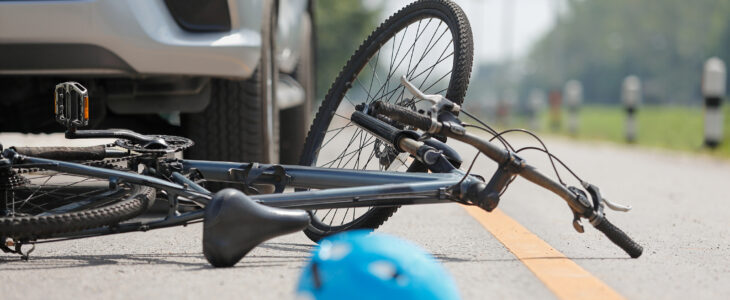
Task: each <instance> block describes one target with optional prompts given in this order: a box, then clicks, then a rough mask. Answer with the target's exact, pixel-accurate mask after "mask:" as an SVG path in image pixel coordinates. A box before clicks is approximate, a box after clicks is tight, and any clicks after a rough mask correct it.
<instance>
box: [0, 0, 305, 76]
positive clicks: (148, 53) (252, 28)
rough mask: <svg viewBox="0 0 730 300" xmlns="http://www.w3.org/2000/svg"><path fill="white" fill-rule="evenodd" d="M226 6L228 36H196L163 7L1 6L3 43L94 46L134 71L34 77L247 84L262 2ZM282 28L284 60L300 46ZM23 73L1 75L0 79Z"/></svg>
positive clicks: (135, 0) (106, 2)
mask: <svg viewBox="0 0 730 300" xmlns="http://www.w3.org/2000/svg"><path fill="white" fill-rule="evenodd" d="M283 1H284V2H287V3H288V2H292V3H295V4H296V3H297V2H302V3H304V2H306V0H283ZM228 3H229V10H230V11H231V25H232V30H231V31H230V32H209V33H197V32H196V33H194V32H187V31H185V30H183V29H181V28H180V27H179V26H178V24H177V23H176V22H175V20H174V19H173V17H172V16H171V15H170V12H169V10H168V9H167V7H166V6H165V3H164V1H162V0H81V1H0V44H16V45H17V44H79V45H84V44H87V45H94V46H98V47H102V48H104V49H106V50H108V51H110V52H112V53H114V54H116V55H117V56H118V57H119V58H121V59H122V60H123V61H124V62H126V63H127V64H128V65H129V67H131V69H132V70H131V71H130V70H108V69H107V70H105V69H88V68H86V69H84V70H73V69H71V68H65V69H50V70H36V73H37V74H81V73H83V74H87V75H93V74H108V73H114V72H120V73H126V74H127V75H131V76H139V75H142V76H144V75H165V74H170V75H190V76H211V77H225V78H241V79H245V78H249V77H250V76H251V74H253V71H254V69H255V68H256V65H257V63H258V61H259V58H260V51H261V50H260V47H261V34H260V31H261V24H262V23H263V22H262V20H261V15H262V14H261V11H262V9H263V1H261V0H229V2H228ZM287 5H289V4H287ZM297 7H306V5H298V6H297ZM284 11H286V12H287V13H286V14H290V12H289V10H287V9H284ZM279 23H280V24H285V25H286V29H281V30H279V32H282V34H284V37H283V38H281V39H279V40H280V41H281V43H282V47H280V52H287V51H289V52H290V53H289V55H287V57H296V55H294V54H292V53H293V52H295V51H293V50H292V49H296V44H297V42H298V41H299V40H298V37H295V35H293V34H290V32H292V28H297V25H296V24H295V23H296V22H290V21H280V22H279ZM49 55H52V53H49ZM0 59H2V58H0ZM27 59H28V60H32V59H33V58H32V57H28V58H27ZM58 59H63V58H62V57H59V58H58ZM284 60H286V59H284ZM15 65H17V64H15ZM27 73H28V70H22V69H20V70H19V69H2V68H0V74H27ZM129 73H131V74H129Z"/></svg>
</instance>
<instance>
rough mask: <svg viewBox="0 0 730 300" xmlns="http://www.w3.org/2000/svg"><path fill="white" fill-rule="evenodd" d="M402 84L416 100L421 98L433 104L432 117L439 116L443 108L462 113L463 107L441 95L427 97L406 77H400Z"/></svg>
mask: <svg viewBox="0 0 730 300" xmlns="http://www.w3.org/2000/svg"><path fill="white" fill-rule="evenodd" d="M400 82H401V84H403V86H405V87H406V88H407V89H408V91H409V92H411V94H412V95H413V97H414V98H419V99H422V100H426V101H428V102H431V103H433V105H432V106H431V113H432V116H434V117H435V116H437V115H438V112H439V111H440V110H442V109H443V108H448V109H447V110H448V111H451V112H454V113H458V112H459V111H461V106H459V105H458V104H456V103H454V102H451V100H449V99H446V97H444V96H441V95H439V94H435V95H426V94H424V93H423V92H421V91H420V90H419V89H418V88H417V87H416V86H415V85H413V84H412V83H411V82H410V81H408V79H407V78H406V76H405V75H403V76H401V77H400Z"/></svg>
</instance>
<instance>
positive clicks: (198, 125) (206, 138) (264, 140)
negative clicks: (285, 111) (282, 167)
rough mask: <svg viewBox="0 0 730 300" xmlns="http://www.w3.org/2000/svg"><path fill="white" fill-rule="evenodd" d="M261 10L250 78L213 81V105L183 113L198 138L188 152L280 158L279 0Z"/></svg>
mask: <svg viewBox="0 0 730 300" xmlns="http://www.w3.org/2000/svg"><path fill="white" fill-rule="evenodd" d="M268 3H270V6H268V9H265V11H264V12H263V13H264V15H263V20H264V24H263V25H262V30H261V31H262V36H263V37H266V38H264V39H263V40H262V43H261V44H262V45H261V60H260V62H259V65H258V67H257V68H256V71H254V74H253V76H252V77H251V78H250V79H247V80H227V79H213V80H211V82H210V84H211V85H212V86H211V88H212V89H211V99H210V104H208V106H207V107H206V108H205V110H203V111H202V112H200V113H195V114H185V115H183V116H182V120H181V121H182V122H181V123H182V126H183V130H184V132H185V134H186V135H187V137H188V138H190V139H192V140H193V141H194V142H195V146H194V147H191V148H190V149H189V150H188V151H187V152H186V153H185V156H186V157H188V158H193V159H206V160H219V161H236V162H261V163H277V162H278V160H279V147H278V145H279V110H278V109H277V107H276V101H275V99H276V97H275V96H276V94H275V92H276V86H275V85H276V82H277V80H278V71H277V70H278V68H277V65H276V60H275V59H274V53H276V52H275V49H276V44H275V40H276V39H275V32H276V30H273V28H275V27H274V26H275V25H276V11H277V10H276V1H269V2H268Z"/></svg>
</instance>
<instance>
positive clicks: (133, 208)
mask: <svg viewBox="0 0 730 300" xmlns="http://www.w3.org/2000/svg"><path fill="white" fill-rule="evenodd" d="M70 149H71V150H73V148H70ZM55 154H57V155H60V153H55ZM95 164H97V165H98V164H105V163H103V162H102V161H97V162H95ZM105 166H107V167H111V165H109V164H105ZM118 168H120V169H123V170H126V166H125V167H118ZM154 197H155V190H154V189H153V188H151V187H146V186H140V185H135V184H131V183H126V182H118V183H116V182H111V181H110V180H109V179H106V178H100V177H95V176H90V175H80V174H70V173H64V172H57V171H54V170H51V169H46V168H42V167H38V166H27V167H26V166H22V165H15V166H13V167H12V168H6V169H1V170H0V237H8V238H13V239H16V240H32V239H39V238H50V237H53V236H55V235H58V234H63V233H70V232H76V231H81V230H84V229H90V228H97V227H102V226H108V225H113V224H117V223H119V222H122V221H124V220H127V219H130V218H133V217H136V216H138V215H140V214H141V213H142V212H144V211H145V210H146V209H147V208H148V205H149V203H150V201H152V200H154Z"/></svg>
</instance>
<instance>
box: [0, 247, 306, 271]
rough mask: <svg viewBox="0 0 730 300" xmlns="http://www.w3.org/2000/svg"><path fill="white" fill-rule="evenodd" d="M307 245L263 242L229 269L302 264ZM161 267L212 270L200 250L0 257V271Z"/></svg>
mask: <svg viewBox="0 0 730 300" xmlns="http://www.w3.org/2000/svg"><path fill="white" fill-rule="evenodd" d="M313 247H314V246H313V245H309V244H297V243H264V244H262V245H259V246H258V247H257V248H262V249H266V251H264V252H262V251H261V250H258V251H257V250H256V249H254V250H253V251H252V252H251V253H249V254H248V255H246V256H245V257H244V258H243V259H242V260H241V262H239V263H238V264H236V265H235V266H234V267H233V268H263V267H283V266H291V265H292V264H303V263H306V261H308V260H309V257H310V255H309V253H310V252H311V249H312V248H313ZM110 265H115V266H124V267H127V266H142V265H144V266H154V265H157V266H162V265H174V266H178V267H180V266H182V267H185V268H186V270H187V271H195V270H205V269H214V267H212V266H211V265H210V264H209V263H208V261H207V260H206V259H205V256H204V255H203V253H202V252H183V253H137V254H101V255H99V254H89V255H83V254H81V255H33V254H31V255H30V260H28V261H24V260H21V259H20V256H10V255H8V256H0V271H5V270H7V271H30V270H53V269H72V268H89V267H92V268H93V267H104V266H110Z"/></svg>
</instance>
